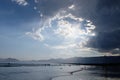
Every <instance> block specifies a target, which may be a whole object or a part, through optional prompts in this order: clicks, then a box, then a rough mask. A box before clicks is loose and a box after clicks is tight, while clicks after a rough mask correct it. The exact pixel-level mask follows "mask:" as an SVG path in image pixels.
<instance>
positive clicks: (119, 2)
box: [0, 0, 120, 60]
mask: <svg viewBox="0 0 120 80" xmlns="http://www.w3.org/2000/svg"><path fill="white" fill-rule="evenodd" d="M103 55H107V56H109V55H110V56H111V55H114V56H117V55H120V0H0V58H8V57H11V58H18V59H24V60H31V59H34V60H38V59H50V58H69V57H91V56H103Z"/></svg>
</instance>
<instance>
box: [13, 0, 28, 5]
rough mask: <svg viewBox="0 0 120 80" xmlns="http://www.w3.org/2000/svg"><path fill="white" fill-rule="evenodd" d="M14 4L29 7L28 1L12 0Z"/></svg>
mask: <svg viewBox="0 0 120 80" xmlns="http://www.w3.org/2000/svg"><path fill="white" fill-rule="evenodd" d="M12 1H13V2H16V3H17V4H18V5H22V6H26V5H28V2H27V1H26V0H12Z"/></svg>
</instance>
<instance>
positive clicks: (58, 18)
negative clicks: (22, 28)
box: [26, 11, 95, 49]
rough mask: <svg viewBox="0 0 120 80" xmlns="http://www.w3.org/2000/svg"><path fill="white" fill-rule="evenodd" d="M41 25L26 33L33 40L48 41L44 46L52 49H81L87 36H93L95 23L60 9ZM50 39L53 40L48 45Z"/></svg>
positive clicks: (87, 38)
mask: <svg viewBox="0 0 120 80" xmlns="http://www.w3.org/2000/svg"><path fill="white" fill-rule="evenodd" d="M40 15H41V17H42V16H43V14H40ZM41 26H42V27H40V28H39V29H38V30H36V31H33V32H27V33H26V34H27V35H29V36H31V37H32V38H33V39H35V40H39V41H43V40H46V41H47V42H48V43H47V44H46V45H45V46H47V47H49V48H52V49H83V48H84V47H85V45H86V44H87V42H88V41H89V38H90V37H91V36H95V33H93V30H94V29H95V25H93V23H92V22H91V21H90V20H86V19H84V18H82V17H76V16H74V15H73V14H71V13H67V12H66V11H60V12H59V13H57V14H56V15H55V16H53V17H51V18H48V19H47V20H45V21H44V22H42V25H41ZM53 35H54V36H53ZM48 37H49V38H48ZM59 39H61V42H59V44H58V43H57V42H54V40H59ZM52 40H53V41H52ZM50 41H52V42H54V43H53V45H49V42H50ZM50 43H51V42H50Z"/></svg>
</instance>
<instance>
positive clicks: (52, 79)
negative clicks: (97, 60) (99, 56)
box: [0, 65, 120, 80]
mask: <svg viewBox="0 0 120 80" xmlns="http://www.w3.org/2000/svg"><path fill="white" fill-rule="evenodd" d="M71 72H72V73H73V74H70V73H71ZM119 75H120V66H119V67H117V66H115V67H108V66H107V67H105V66H104V67H101V66H97V67H95V66H92V67H91V66H74V65H71V66H39V67H7V68H5V67H0V80H120V77H119Z"/></svg>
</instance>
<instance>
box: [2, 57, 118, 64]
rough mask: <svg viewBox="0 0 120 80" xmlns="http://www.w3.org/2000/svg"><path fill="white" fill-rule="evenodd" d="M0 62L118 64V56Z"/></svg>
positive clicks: (3, 60) (11, 59)
mask: <svg viewBox="0 0 120 80" xmlns="http://www.w3.org/2000/svg"><path fill="white" fill-rule="evenodd" d="M0 62H7V63H9V62H17V63H21V64H23V63H24V64H51V63H70V64H120V56H100V57H73V58H67V59H49V60H32V61H20V60H18V59H14V58H7V59H0Z"/></svg>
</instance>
